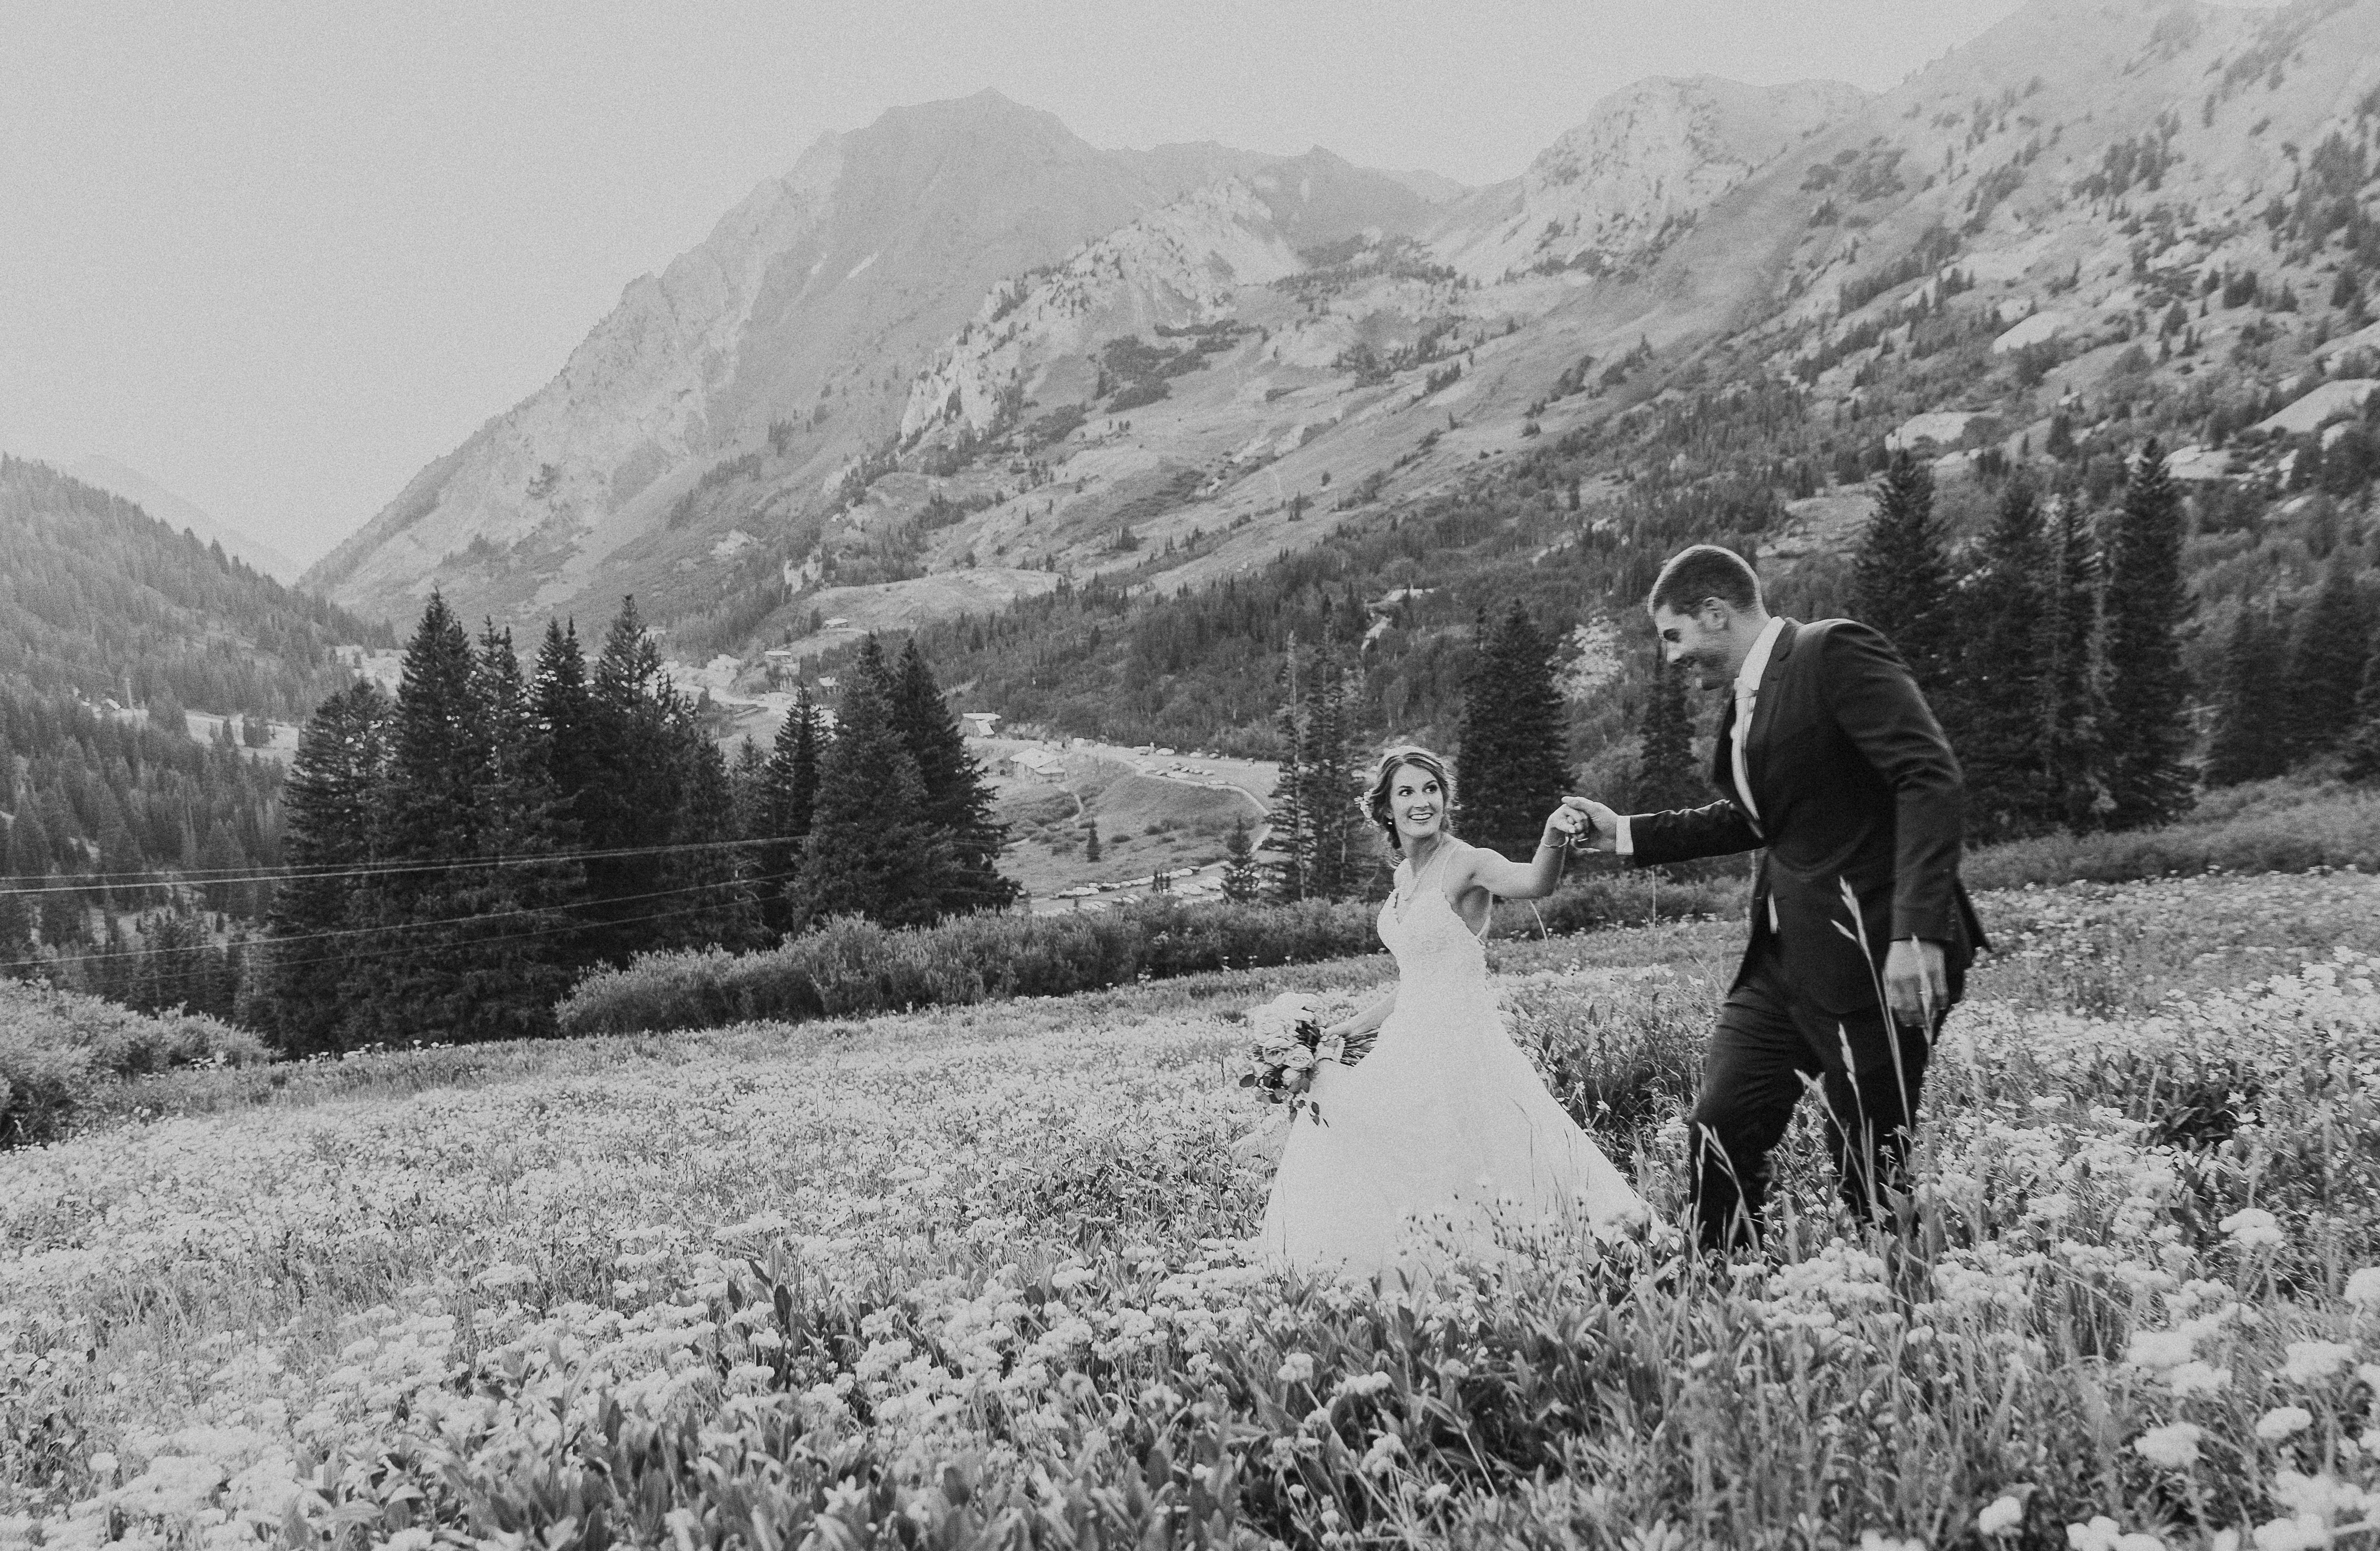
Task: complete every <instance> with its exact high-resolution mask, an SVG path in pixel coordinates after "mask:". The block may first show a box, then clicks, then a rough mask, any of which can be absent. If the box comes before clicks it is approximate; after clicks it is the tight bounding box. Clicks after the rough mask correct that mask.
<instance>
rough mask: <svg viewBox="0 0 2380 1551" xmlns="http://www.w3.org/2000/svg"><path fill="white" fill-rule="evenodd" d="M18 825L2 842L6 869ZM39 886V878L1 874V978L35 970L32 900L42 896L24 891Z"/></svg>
mask: <svg viewBox="0 0 2380 1551" xmlns="http://www.w3.org/2000/svg"><path fill="white" fill-rule="evenodd" d="M20 811H21V809H20ZM17 822H18V823H21V822H23V820H21V819H19V820H18V821H17ZM16 828H17V825H16V823H12V824H10V825H9V826H8V830H9V832H8V834H7V836H6V840H5V842H0V869H5V866H6V858H7V857H8V856H9V855H10V854H11V853H12V852H13V851H14V850H15V843H14V842H15V840H16V834H15V831H16ZM40 887H41V884H40V882H39V880H38V879H34V878H15V877H7V876H0V978H6V979H15V980H26V979H30V978H31V977H32V976H33V975H34V974H35V966H34V965H33V964H32V963H31V962H30V961H31V959H32V957H33V909H32V905H31V904H30V903H29V902H30V901H31V900H35V899H39V898H40V897H41V896H40V895H38V894H27V893H25V892H23V891H25V890H28V889H38V888H40Z"/></svg>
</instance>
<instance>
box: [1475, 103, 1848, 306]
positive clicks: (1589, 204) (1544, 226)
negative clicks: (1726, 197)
mask: <svg viewBox="0 0 2380 1551" xmlns="http://www.w3.org/2000/svg"><path fill="white" fill-rule="evenodd" d="M1865 100H1866V97H1865V93H1864V92H1862V91H1860V90H1859V89H1858V88H1856V87H1852V86H1847V85H1845V84H1843V83H1842V82H1840V81H1795V82H1793V83H1791V84H1790V85H1786V86H1773V87H1759V86H1745V85H1743V84H1741V83H1739V82H1736V81H1730V80H1720V79H1716V78H1713V77H1709V76H1697V77H1694V79H1687V80H1676V79H1667V78H1660V77H1656V78H1654V79H1648V80H1641V81H1638V82H1636V83H1635V84H1634V85H1633V86H1630V87H1628V88H1626V89H1624V90H1622V91H1617V92H1614V93H1613V94H1612V95H1610V96H1609V97H1607V98H1605V99H1604V100H1603V101H1602V102H1600V103H1597V104H1596V105H1595V112H1594V113H1593V115H1591V116H1589V117H1588V118H1587V120H1586V121H1585V123H1583V124H1581V125H1579V126H1578V127H1576V128H1574V129H1572V130H1571V131H1569V132H1568V133H1567V134H1565V135H1563V136H1562V137H1561V139H1558V140H1556V141H1554V143H1553V144H1551V145H1549V146H1548V147H1547V148H1546V149H1545V151H1542V152H1541V153H1540V154H1539V155H1538V157H1537V159H1536V162H1534V163H1532V164H1530V167H1529V170H1528V171H1527V172H1526V173H1525V174H1524V175H1523V176H1521V177H1520V178H1518V179H1516V180H1515V181H1513V182H1512V183H1507V184H1500V185H1498V186H1496V187H1495V188H1487V189H1482V190H1481V191H1480V192H1479V193H1477V194H1476V195H1474V196H1473V197H1472V198H1470V199H1469V200H1465V201H1463V203H1462V204H1460V205H1458V206H1457V207H1455V208H1454V209H1453V210H1452V211H1451V212H1448V214H1447V216H1446V218H1445V220H1444V222H1443V224H1441V225H1440V226H1439V229H1438V230H1437V231H1436V232H1435V233H1434V234H1433V235H1432V245H1433V246H1434V247H1435V248H1437V250H1438V251H1439V254H1440V256H1441V257H1443V259H1444V260H1445V261H1446V262H1447V263H1449V264H1451V265H1452V266H1453V267H1454V268H1455V269H1457V270H1459V271H1460V272H1462V273H1463V274H1464V275H1466V276H1468V277H1471V278H1474V279H1477V280H1484V281H1496V280H1504V279H1511V278H1512V277H1514V276H1518V275H1522V274H1525V273H1532V272H1534V273H1560V272H1561V271H1564V270H1570V269H1581V268H1584V269H1586V270H1588V271H1589V272H1590V273H1596V272H1600V271H1601V270H1603V269H1605V268H1607V267H1609V266H1613V265H1619V264H1624V263H1627V262H1630V261H1636V260H1641V259H1643V258H1645V257H1646V256H1648V255H1649V254H1650V253H1651V252H1653V251H1655V250H1657V249H1658V247H1659V246H1660V245H1661V243H1662V242H1663V240H1664V239H1665V238H1666V237H1667V236H1671V235H1674V234H1675V233H1676V232H1678V231H1680V230H1682V229H1683V228H1684V227H1687V226H1690V225H1692V224H1693V223H1694V221H1695V219H1696V218H1697V217H1699V216H1700V215H1701V213H1702V212H1704V211H1705V210H1706V209H1707V208H1708V207H1709V206H1710V204H1711V203H1712V201H1713V200H1717V199H1718V198H1719V197H1720V196H1721V195H1723V194H1725V193H1727V192H1728V191H1729V190H1730V189H1731V188H1735V187H1736V186H1737V185H1738V184H1741V183H1743V181H1744V180H1745V179H1746V178H1748V177H1750V176H1752V175H1753V174H1754V173H1755V172H1756V171H1758V170H1759V169H1760V168H1761V167H1763V166H1765V165H1767V164H1768V163H1769V162H1771V161H1773V160H1775V159H1776V158H1777V157H1778V156H1779V155H1780V154H1782V153H1783V152H1784V151H1786V150H1787V149H1788V148H1789V147H1791V146H1792V145H1794V144H1796V143H1798V142H1799V141H1801V140H1803V139H1806V138H1807V137H1808V136H1810V135H1812V134H1814V133H1815V132H1816V131H1817V130H1819V129H1821V128H1824V127H1827V126H1828V125H1829V124H1833V123H1835V122H1837V121H1839V120H1840V119H1843V118H1845V117H1848V116H1850V115H1852V114H1854V113H1857V112H1858V111H1859V109H1860V107H1861V105H1862V104H1863V103H1864V102H1865Z"/></svg>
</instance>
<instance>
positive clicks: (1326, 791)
mask: <svg viewBox="0 0 2380 1551" xmlns="http://www.w3.org/2000/svg"><path fill="white" fill-rule="evenodd" d="M1478 637H1479V638H1478V641H1477V643H1476V648H1475V651H1474V653H1473V658H1472V666H1471V672H1470V673H1469V675H1468V676H1467V677H1466V678H1465V679H1464V681H1463V720H1462V730H1461V733H1460V741H1459V742H1458V743H1457V745H1455V747H1454V748H1453V749H1452V750H1451V751H1447V752H1449V753H1450V754H1451V757H1452V759H1453V761H1454V765H1455V787H1456V789H1455V791H1454V792H1452V793H1450V794H1448V797H1449V808H1448V817H1449V818H1450V820H1451V822H1452V823H1453V826H1454V829H1455V830H1456V832H1458V833H1460V834H1461V835H1462V836H1463V839H1465V840H1467V841H1469V842H1472V843H1474V844H1476V845H1483V846H1486V847H1487V848H1488V849H1489V850H1491V851H1499V852H1501V853H1503V854H1505V855H1507V856H1512V857H1519V858H1523V859H1525V858H1527V857H1529V856H1532V855H1534V854H1536V847H1537V839H1538V833H1539V830H1540V829H1541V827H1542V826H1543V824H1544V823H1545V818H1546V815H1548V813H1550V812H1552V811H1553V807H1554V805H1555V804H1556V803H1558V802H1560V800H1561V795H1562V794H1563V793H1564V792H1566V791H1568V790H1569V788H1570V774H1569V750H1568V739H1567V737H1566V735H1565V733H1564V731H1563V723H1564V721H1565V711H1564V708H1563V705H1562V698H1561V696H1560V692H1559V691H1558V690H1557V689H1556V688H1555V686H1554V674H1553V667H1554V645H1553V642H1552V641H1551V640H1549V639H1548V637H1547V636H1546V634H1545V633H1544V631H1543V630H1542V629H1540V628H1539V626H1538V625H1537V624H1536V620H1535V619H1534V618H1533V617H1532V615H1531V614H1530V612H1529V610H1528V608H1527V606H1526V605H1524V604H1523V603H1521V602H1519V601H1517V600H1516V601H1515V602H1513V603H1512V606H1511V607H1510V608H1508V609H1507V610H1506V611H1505V612H1504V613H1503V615H1502V616H1501V617H1500V618H1499V619H1497V620H1496V621H1494V622H1493V623H1492V624H1491V623H1489V622H1488V621H1487V620H1485V619H1482V620H1481V621H1480V622H1479V627H1478ZM1281 678H1282V685H1281V687H1282V690H1283V696H1282V701H1281V711H1280V713H1279V715H1278V717H1277V719H1276V722H1275V725H1276V728H1277V730H1278V732H1279V734H1280V738H1281V745H1282V747H1283V748H1284V749H1285V750H1286V753H1285V755H1284V757H1283V758H1282V759H1281V781H1280V783H1279V784H1278V785H1277V786H1276V787H1275V788H1274V792H1273V805H1272V814H1271V819H1270V825H1271V835H1270V845H1271V849H1272V851H1273V852H1274V854H1275V855H1276V857H1277V860H1275V862H1274V863H1273V865H1272V868H1271V871H1272V879H1271V895H1272V897H1273V898H1274V899H1275V900H1277V901H1284V902H1285V901H1291V900H1341V899H1351V898H1356V897H1361V896H1366V895H1377V894H1378V893H1380V892H1381V891H1383V890H1384V889H1385V888H1386V887H1387V878H1388V858H1387V856H1386V854H1384V853H1383V851H1382V850H1381V837H1380V836H1379V835H1378V833H1377V832H1376V831H1375V830H1374V827H1373V824H1372V821H1371V819H1370V818H1369V816H1368V815H1367V814H1366V812H1365V810H1364V806H1363V799H1364V795H1365V788H1366V782H1368V780H1369V779H1370V777H1371V774H1372V771H1371V769H1370V768H1369V759H1368V757H1366V754H1365V752H1364V750H1365V748H1366V746H1367V745H1368V744H1369V743H1370V741H1371V740H1370V738H1369V736H1368V735H1367V733H1366V729H1365V728H1364V726H1363V724H1362V723H1363V715H1362V712H1363V707H1364V703H1365V702H1364V696H1363V691H1362V685H1361V674H1360V670H1359V669H1351V668H1349V667H1348V666H1347V665H1346V664H1345V663H1343V662H1342V661H1341V660H1340V659H1339V657H1338V656H1337V655H1336V654H1335V653H1334V652H1332V651H1330V649H1328V648H1324V649H1321V650H1318V651H1314V652H1312V653H1305V652H1302V651H1301V650H1300V649H1299V648H1298V647H1297V644H1296V643H1295V642H1294V641H1292V642H1291V643H1290V650H1289V653H1288V658H1287V661H1286V665H1285V666H1284V669H1283V671H1282V674H1281ZM1682 714H1683V712H1682V708H1681V711H1680V715H1681V717H1682ZM1244 846H1245V836H1244V835H1242V834H1240V833H1238V832H1235V833H1234V835H1233V843H1232V845H1231V846H1230V847H1229V850H1228V860H1227V865H1226V871H1225V878H1224V884H1225V889H1224V891H1225V894H1226V895H1227V896H1228V897H1231V898H1233V899H1245V898H1249V897H1253V895H1254V894H1255V893H1256V889H1255V887H1254V874H1255V869H1254V867H1253V866H1252V865H1251V863H1250V862H1249V860H1248V859H1247V856H1246V854H1245V850H1244V849H1243V848H1244Z"/></svg>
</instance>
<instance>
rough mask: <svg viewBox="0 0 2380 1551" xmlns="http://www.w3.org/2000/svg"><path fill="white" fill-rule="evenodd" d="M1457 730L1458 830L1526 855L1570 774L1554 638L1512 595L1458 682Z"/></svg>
mask: <svg viewBox="0 0 2380 1551" xmlns="http://www.w3.org/2000/svg"><path fill="white" fill-rule="evenodd" d="M1458 737H1459V738H1460V740H1461V742H1460V749H1461V752H1460V754H1459V755H1458V757H1457V758H1458V764H1457V770H1456V779H1457V782H1458V789H1459V790H1460V791H1461V792H1462V794H1463V814H1462V824H1461V828H1460V832H1461V833H1462V834H1463V837H1464V838H1465V839H1467V840H1470V841H1471V842H1474V843H1475V844H1478V845H1483V846H1486V847H1488V849H1489V850H1492V851H1497V852H1500V853H1502V854H1504V855H1506V856H1508V857H1512V858H1514V859H1516V860H1521V861H1526V860H1527V859H1528V858H1529V857H1531V856H1533V855H1535V854H1536V849H1537V841H1538V838H1539V835H1540V832H1541V831H1542V830H1543V828H1544V824H1545V818H1546V815H1547V814H1548V813H1550V812H1552V811H1553V808H1554V806H1555V805H1556V804H1557V803H1559V802H1560V801H1561V796H1562V793H1563V792H1564V791H1566V790H1567V789H1568V788H1569V785H1570V775H1569V769H1568V766H1569V756H1568V748H1567V736H1566V733H1565V731H1564V727H1563V714H1562V703H1561V696H1560V692H1558V691H1557V690H1556V689H1555V688H1554V673H1553V648H1552V643H1551V642H1549V641H1548V640H1547V639H1546V637H1545V636H1544V635H1543V634H1541V633H1540V632H1539V631H1538V629H1537V627H1536V624H1534V623H1532V622H1531V620H1530V618H1529V613H1528V610H1527V609H1526V607H1524V605H1523V604H1521V603H1519V602H1517V601H1516V602H1514V603H1513V605H1512V608H1511V609H1510V610H1509V611H1508V612H1506V613H1505V615H1504V617H1503V618H1502V619H1501V620H1500V621H1499V622H1498V623H1497V624H1496V626H1495V628H1494V629H1493V630H1492V631H1491V632H1489V633H1488V636H1487V639H1486V640H1485V641H1483V642H1482V643H1481V645H1480V648H1479V651H1478V656H1477V658H1476V659H1475V662H1474V664H1473V667H1472V670H1471V674H1470V676H1469V678H1468V679H1467V680H1466V681H1465V682H1464V685H1463V721H1462V727H1461V731H1460V733H1458Z"/></svg>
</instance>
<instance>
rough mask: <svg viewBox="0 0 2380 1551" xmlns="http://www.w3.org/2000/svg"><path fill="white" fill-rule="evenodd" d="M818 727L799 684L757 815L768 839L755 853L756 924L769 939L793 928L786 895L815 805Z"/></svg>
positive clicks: (814, 711)
mask: <svg viewBox="0 0 2380 1551" xmlns="http://www.w3.org/2000/svg"><path fill="white" fill-rule="evenodd" d="M819 742H820V727H819V715H818V708H817V707H816V706H814V705H812V704H811V703H810V691H809V686H808V685H803V686H802V687H801V688H800V689H799V690H797V691H795V697H794V709H793V710H792V712H791V713H790V714H788V715H787V716H786V718H785V720H784V723H783V725H782V726H780V727H779V728H778V729H777V741H776V743H775V745H773V748H772V751H771V754H770V756H769V772H768V800H767V803H766V804H765V806H764V812H763V815H762V818H763V822H764V823H765V824H766V825H767V833H768V835H769V836H770V837H771V839H770V841H769V843H767V844H766V845H763V846H761V847H760V848H759V866H760V876H759V893H760V925H761V929H762V930H763V931H765V932H766V933H767V934H768V935H769V936H770V937H771V939H775V938H781V937H783V936H784V935H785V933H786V932H788V931H790V930H792V929H793V925H794V906H793V902H792V898H791V896H790V893H789V891H790V889H791V888H792V885H793V878H794V872H795V867H796V866H797V865H798V864H799V862H800V860H801V853H802V842H803V840H804V839H806V838H807V836H808V834H809V832H810V811H811V809H812V808H813V807H815V806H817V803H818V783H819Z"/></svg>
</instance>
